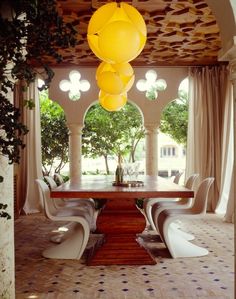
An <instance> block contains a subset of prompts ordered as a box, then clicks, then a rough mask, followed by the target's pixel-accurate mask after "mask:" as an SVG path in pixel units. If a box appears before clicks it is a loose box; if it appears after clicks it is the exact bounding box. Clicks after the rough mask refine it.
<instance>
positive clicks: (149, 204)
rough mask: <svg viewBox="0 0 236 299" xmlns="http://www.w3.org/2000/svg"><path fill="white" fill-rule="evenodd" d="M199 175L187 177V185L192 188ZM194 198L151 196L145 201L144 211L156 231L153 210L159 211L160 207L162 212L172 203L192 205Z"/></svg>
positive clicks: (182, 205)
mask: <svg viewBox="0 0 236 299" xmlns="http://www.w3.org/2000/svg"><path fill="white" fill-rule="evenodd" d="M181 174H182V173H181ZM180 176H181V175H180ZM180 176H179V177H180ZM198 177H199V175H198V174H193V175H191V176H190V177H189V178H188V179H187V181H186V183H185V187H186V188H188V189H190V190H192V189H193V186H194V184H195V182H196V180H197V179H198ZM192 200H193V199H191V198H181V199H179V198H149V199H148V200H147V201H145V202H144V205H143V209H144V213H145V215H146V217H147V220H148V223H149V224H150V228H151V229H152V230H154V231H155V230H156V227H155V224H154V222H153V217H154V216H153V215H152V214H153V211H155V213H157V209H159V208H160V212H161V211H162V210H163V209H164V208H165V207H166V206H169V205H172V204H177V205H180V206H181V207H182V208H183V207H184V206H186V207H190V206H191V204H192ZM154 205H155V209H154ZM161 207H163V209H161ZM155 217H157V215H155Z"/></svg>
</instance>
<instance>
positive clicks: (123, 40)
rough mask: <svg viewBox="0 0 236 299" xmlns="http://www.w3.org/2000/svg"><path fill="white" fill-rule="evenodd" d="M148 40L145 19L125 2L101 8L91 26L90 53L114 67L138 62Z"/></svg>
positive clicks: (91, 21)
mask: <svg viewBox="0 0 236 299" xmlns="http://www.w3.org/2000/svg"><path fill="white" fill-rule="evenodd" d="M146 36H147V30H146V25H145V22H144V20H143V17H142V15H141V14H140V13H139V12H138V11H137V10H136V9H135V8H134V7H133V6H131V5H129V4H127V3H124V2H121V3H116V2H111V3H107V4H105V5H103V6H101V7H100V8H99V9H98V10H97V11H95V13H94V14H93V15H92V17H91V19H90V21H89V25H88V35H87V37H88V43H89V46H90V48H91V50H92V51H93V52H94V54H95V55H96V56H97V57H98V58H99V59H101V60H103V61H106V62H108V63H112V64H116V63H123V62H128V61H131V60H133V59H135V58H136V57H137V56H138V55H139V54H140V52H141V51H142V49H143V47H144V45H145V42H146Z"/></svg>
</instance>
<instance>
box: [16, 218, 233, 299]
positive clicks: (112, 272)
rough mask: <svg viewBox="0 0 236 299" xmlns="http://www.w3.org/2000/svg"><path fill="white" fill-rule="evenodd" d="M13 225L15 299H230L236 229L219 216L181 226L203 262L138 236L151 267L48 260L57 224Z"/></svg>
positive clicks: (29, 222)
mask: <svg viewBox="0 0 236 299" xmlns="http://www.w3.org/2000/svg"><path fill="white" fill-rule="evenodd" d="M15 224H16V225H15V236H16V237H15V247H16V251H15V252H16V298H17V299H23V298H42V299H44V298H45V299H55V298H57V299H70V298H73V299H74V298H75V299H94V298H101V299H146V298H155V299H159V298H160V299H176V298H177V299H178V298H185V299H193V298H217V299H226V298H227V299H233V298H234V247H233V246H234V241H233V239H234V226H233V224H229V223H225V222H223V221H222V218H221V217H219V216H216V215H213V214H208V215H206V216H203V217H202V218H201V219H195V220H194V221H191V222H190V221H184V222H183V223H182V228H183V229H185V231H188V232H190V233H192V234H194V235H195V236H196V239H195V240H194V242H195V243H196V244H199V245H201V246H204V247H206V248H208V250H209V255H208V256H205V257H199V258H198V257H195V258H177V259H172V258H170V256H169V254H168V252H167V250H166V249H165V247H164V246H163V244H162V243H161V242H160V240H159V239H158V238H156V237H155V236H153V235H151V234H150V233H145V234H142V237H143V240H144V241H145V244H146V246H148V247H149V248H150V251H151V252H152V254H153V255H154V258H155V259H156V261H157V264H156V265H154V266H99V267H88V266H86V264H85V259H84V258H83V259H82V260H80V261H77V260H49V259H46V258H43V257H42V256H41V252H42V250H43V249H44V248H46V247H47V246H50V241H49V239H50V236H51V235H50V234H51V233H50V232H51V231H52V230H53V229H55V228H57V227H58V223H56V224H55V223H53V222H51V221H50V220H48V219H46V218H45V217H44V216H43V215H31V216H22V217H20V218H19V219H18V220H16V222H15ZM91 240H93V237H91Z"/></svg>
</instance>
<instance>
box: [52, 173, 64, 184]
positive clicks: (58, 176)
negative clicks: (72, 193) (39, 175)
mask: <svg viewBox="0 0 236 299" xmlns="http://www.w3.org/2000/svg"><path fill="white" fill-rule="evenodd" d="M54 180H55V181H57V182H58V183H59V185H61V184H63V183H64V179H63V177H62V176H61V175H60V174H59V173H57V172H55V173H54Z"/></svg>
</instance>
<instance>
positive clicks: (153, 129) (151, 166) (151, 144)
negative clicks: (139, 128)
mask: <svg viewBox="0 0 236 299" xmlns="http://www.w3.org/2000/svg"><path fill="white" fill-rule="evenodd" d="M144 126H145V130H146V134H145V144H146V174H147V175H158V168H157V161H158V156H157V155H158V152H157V133H158V131H157V129H158V126H157V125H156V124H145V125H144Z"/></svg>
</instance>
